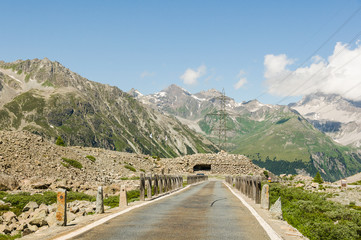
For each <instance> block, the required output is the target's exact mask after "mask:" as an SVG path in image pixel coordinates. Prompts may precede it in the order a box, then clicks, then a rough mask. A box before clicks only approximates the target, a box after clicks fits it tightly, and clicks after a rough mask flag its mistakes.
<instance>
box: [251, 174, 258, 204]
mask: <svg viewBox="0 0 361 240" xmlns="http://www.w3.org/2000/svg"><path fill="white" fill-rule="evenodd" d="M256 181H257V180H256V177H254V176H253V177H252V199H253V200H254V201H256V195H257V190H256Z"/></svg>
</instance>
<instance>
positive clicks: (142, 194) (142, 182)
mask: <svg viewBox="0 0 361 240" xmlns="http://www.w3.org/2000/svg"><path fill="white" fill-rule="evenodd" d="M139 190H140V196H139V200H140V201H144V200H145V177H144V173H141V174H140V186H139Z"/></svg>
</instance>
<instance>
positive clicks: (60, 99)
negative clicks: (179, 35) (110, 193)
mask: <svg viewBox="0 0 361 240" xmlns="http://www.w3.org/2000/svg"><path fill="white" fill-rule="evenodd" d="M0 86H1V89H0V129H4V130H27V131H30V132H32V133H36V134H39V135H42V136H44V137H46V138H50V139H52V140H54V141H55V139H56V138H57V136H61V137H62V138H63V139H64V141H65V142H66V144H68V145H80V146H92V147H102V148H107V149H112V150H117V151H127V152H136V153H145V154H151V155H158V156H162V157H174V156H179V155H184V154H191V153H198V152H214V151H217V147H216V146H214V145H213V144H212V143H211V142H210V141H208V140H207V139H206V138H204V137H203V136H201V135H199V134H197V133H195V132H194V131H192V130H190V129H189V128H188V127H187V126H185V125H183V124H181V123H180V122H179V121H178V120H177V119H175V118H174V117H168V116H165V115H162V114H160V113H159V112H157V111H154V110H153V109H150V108H149V107H146V106H144V105H143V104H141V103H139V102H138V101H137V100H135V99H134V98H132V97H131V96H130V95H128V94H127V93H124V92H122V91H121V90H120V89H118V88H117V87H112V86H108V85H104V84H100V83H96V82H92V81H89V80H87V79H85V78H83V77H81V76H79V75H78V74H76V73H73V72H71V71H70V70H69V69H67V68H65V67H63V66H62V65H61V64H60V63H58V62H51V61H49V60H48V59H43V60H38V59H34V60H26V61H16V62H14V63H4V62H2V63H0Z"/></svg>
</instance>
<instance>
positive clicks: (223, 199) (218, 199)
mask: <svg viewBox="0 0 361 240" xmlns="http://www.w3.org/2000/svg"><path fill="white" fill-rule="evenodd" d="M225 199H227V198H220V199H217V200H214V201H213V202H212V204H211V207H213V204H214V203H215V202H218V201H221V200H225Z"/></svg>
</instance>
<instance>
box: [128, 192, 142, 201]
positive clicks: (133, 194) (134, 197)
mask: <svg viewBox="0 0 361 240" xmlns="http://www.w3.org/2000/svg"><path fill="white" fill-rule="evenodd" d="M139 196H140V191H139V190H131V191H128V192H127V199H128V202H134V201H139Z"/></svg>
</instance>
